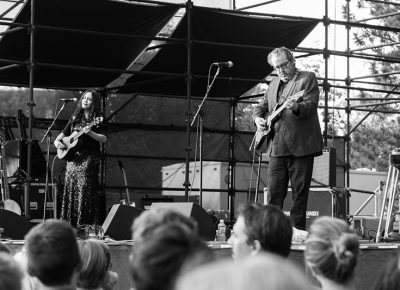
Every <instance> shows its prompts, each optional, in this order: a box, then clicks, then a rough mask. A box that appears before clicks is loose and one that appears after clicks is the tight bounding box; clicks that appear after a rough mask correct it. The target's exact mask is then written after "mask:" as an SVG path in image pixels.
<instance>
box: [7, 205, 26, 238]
mask: <svg viewBox="0 0 400 290" xmlns="http://www.w3.org/2000/svg"><path fill="white" fill-rule="evenodd" d="M0 228H3V229H4V232H3V233H2V234H1V237H2V238H11V239H13V240H23V239H24V237H25V235H26V234H27V233H28V232H29V230H30V229H31V228H32V225H31V223H30V222H29V221H28V220H27V219H26V218H24V217H22V216H20V215H17V214H16V213H13V212H12V211H9V210H5V209H0Z"/></svg>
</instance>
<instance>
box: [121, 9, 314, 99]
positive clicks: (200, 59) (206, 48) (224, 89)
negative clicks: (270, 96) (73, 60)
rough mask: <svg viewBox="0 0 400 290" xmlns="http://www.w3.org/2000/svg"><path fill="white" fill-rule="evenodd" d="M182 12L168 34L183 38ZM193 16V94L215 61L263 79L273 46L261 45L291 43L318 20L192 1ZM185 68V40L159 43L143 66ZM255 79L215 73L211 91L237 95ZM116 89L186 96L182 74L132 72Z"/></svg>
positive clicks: (203, 87)
mask: <svg viewBox="0 0 400 290" xmlns="http://www.w3.org/2000/svg"><path fill="white" fill-rule="evenodd" d="M186 18H187V15H186V16H185V17H184V19H183V20H182V21H181V22H180V24H179V26H178V27H177V28H176V30H175V32H174V33H173V34H172V36H171V37H172V38H178V39H184V38H186V36H187V27H188V25H187V19H186ZM191 18H192V24H191V33H192V39H193V47H192V58H191V59H192V74H193V75H194V78H193V82H192V95H194V96H202V95H204V93H205V91H206V87H207V78H204V76H207V75H208V70H209V66H210V64H211V63H213V62H221V61H232V62H233V64H234V65H233V67H232V68H224V69H222V70H221V73H220V77H222V78H238V79H256V80H262V79H264V78H265V77H266V76H267V75H268V74H269V73H271V71H272V68H271V67H270V66H269V65H268V64H267V54H268V53H269V51H271V50H270V49H266V48H265V47H279V46H286V47H288V48H295V47H297V46H298V45H299V44H300V42H301V41H302V40H303V39H304V38H305V37H306V36H307V35H308V34H309V33H310V32H311V31H312V30H313V29H314V27H315V26H316V25H317V21H300V20H284V19H272V18H265V17H264V18H263V17H255V16H246V15H243V14H236V13H229V12H227V11H226V10H224V11H221V10H218V9H211V8H202V7H194V8H193V10H192V15H191ZM199 42H202V43H199ZM210 42H218V43H219V44H211V43H210ZM228 44H229V45H228ZM249 46H258V48H255V47H249ZM186 69H187V48H186V43H175V44H173V45H172V44H169V45H167V46H165V47H164V48H162V49H161V51H160V52H159V53H158V54H157V56H156V57H154V58H153V59H152V60H151V61H150V62H149V63H148V64H147V65H146V66H145V67H144V68H143V71H149V72H155V71H160V72H165V73H176V74H185V72H186ZM213 72H215V71H213ZM213 72H212V73H213ZM256 84H257V82H254V81H253V82H251V81H248V80H237V79H236V80H233V79H225V80H223V79H217V80H216V81H215V84H214V86H213V88H212V90H211V92H210V96H218V97H237V96H240V95H241V94H243V93H245V92H246V91H248V90H249V89H251V88H252V87H253V86H254V85H256ZM119 92H121V93H131V92H141V93H143V92H146V93H164V94H172V95H182V96H185V95H186V82H185V78H183V77H175V78H173V77H170V76H149V75H134V76H132V77H130V78H129V79H128V81H127V82H126V87H125V88H122V89H120V91H119Z"/></svg>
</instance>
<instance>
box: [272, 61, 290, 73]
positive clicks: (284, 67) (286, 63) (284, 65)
mask: <svg viewBox="0 0 400 290" xmlns="http://www.w3.org/2000/svg"><path fill="white" fill-rule="evenodd" d="M289 63H290V60H288V61H287V62H284V63H282V64H281V65H278V66H276V67H274V70H277V71H278V70H284V69H287V68H288V66H289Z"/></svg>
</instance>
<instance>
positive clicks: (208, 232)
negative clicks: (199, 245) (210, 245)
mask: <svg viewBox="0 0 400 290" xmlns="http://www.w3.org/2000/svg"><path fill="white" fill-rule="evenodd" d="M156 208H168V209H171V210H175V211H177V212H180V213H181V214H183V215H185V216H187V217H191V218H193V219H194V220H195V221H196V222H197V226H198V228H199V235H200V237H201V238H203V239H204V240H206V241H213V240H214V238H215V227H214V224H213V222H212V219H211V217H210V216H209V215H208V213H207V212H206V211H205V209H204V208H202V207H201V206H200V205H198V204H197V203H193V202H173V203H169V202H165V203H164V202H153V203H152V204H151V207H150V210H154V209H156Z"/></svg>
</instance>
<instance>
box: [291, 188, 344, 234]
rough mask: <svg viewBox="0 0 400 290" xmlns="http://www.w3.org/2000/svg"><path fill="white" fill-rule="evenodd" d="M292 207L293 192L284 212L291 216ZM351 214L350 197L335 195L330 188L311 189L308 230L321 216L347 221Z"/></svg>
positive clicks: (307, 213) (307, 221) (308, 206)
mask: <svg viewBox="0 0 400 290" xmlns="http://www.w3.org/2000/svg"><path fill="white" fill-rule="evenodd" d="M291 207H292V191H291V190H288V194H287V196H286V198H285V201H284V203H283V211H284V212H285V214H286V215H288V216H289V215H290V209H291ZM348 213H349V201H348V196H345V195H341V194H335V195H334V194H333V193H332V192H331V190H330V189H329V188H310V192H309V195H308V204H307V212H306V215H307V219H306V229H308V228H309V226H310V225H311V223H312V222H313V221H314V220H315V219H317V218H318V217H320V216H330V217H336V218H340V219H343V220H346V218H347V216H348Z"/></svg>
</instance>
